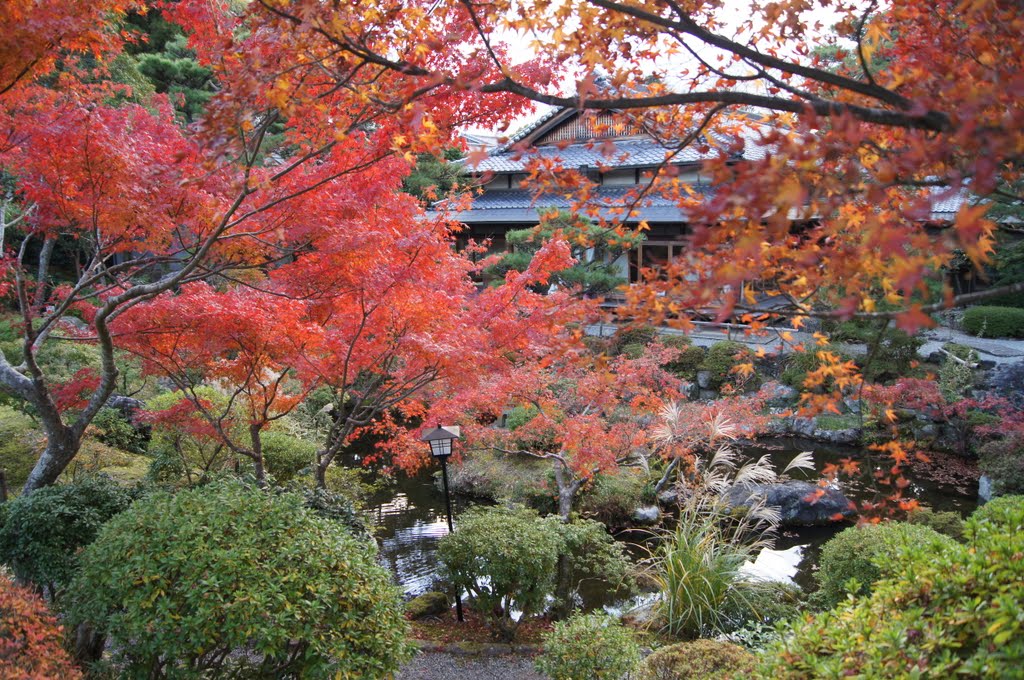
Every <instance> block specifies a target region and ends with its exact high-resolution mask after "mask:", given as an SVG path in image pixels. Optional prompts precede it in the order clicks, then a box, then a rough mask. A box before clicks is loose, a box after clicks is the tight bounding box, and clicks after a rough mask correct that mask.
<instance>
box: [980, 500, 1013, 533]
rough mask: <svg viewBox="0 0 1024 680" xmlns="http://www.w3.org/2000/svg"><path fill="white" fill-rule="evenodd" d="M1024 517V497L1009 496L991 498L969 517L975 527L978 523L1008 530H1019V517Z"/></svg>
mask: <svg viewBox="0 0 1024 680" xmlns="http://www.w3.org/2000/svg"><path fill="white" fill-rule="evenodd" d="M1022 515H1024V496H1021V495H1010V496H1000V497H999V498H993V499H992V500H990V501H989V502H988V503H985V505H983V506H981V507H980V508H978V509H977V510H975V511H974V514H973V515H971V520H973V522H974V525H975V526H980V523H982V522H985V523H991V524H994V525H998V526H1001V527H1004V528H1005V529H1008V530H1017V531H1019V530H1020V529H1021V522H1022V520H1021V517H1022Z"/></svg>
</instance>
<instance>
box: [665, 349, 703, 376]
mask: <svg viewBox="0 0 1024 680" xmlns="http://www.w3.org/2000/svg"><path fill="white" fill-rule="evenodd" d="M704 359H705V352H704V348H703V347H698V346H696V345H689V346H687V347H683V348H681V351H680V353H679V356H678V357H676V358H675V359H673V360H672V361H670V362H668V363H667V364H665V370H666V371H668V372H669V373H671V374H672V375H674V376H676V377H677V378H682V379H684V380H689V381H690V382H694V381H695V380H697V371H698V370H700V366H701V364H703V363H704Z"/></svg>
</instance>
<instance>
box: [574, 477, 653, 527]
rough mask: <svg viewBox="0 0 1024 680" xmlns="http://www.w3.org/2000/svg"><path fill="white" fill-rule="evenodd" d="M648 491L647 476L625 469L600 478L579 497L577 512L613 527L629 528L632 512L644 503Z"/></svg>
mask: <svg viewBox="0 0 1024 680" xmlns="http://www.w3.org/2000/svg"><path fill="white" fill-rule="evenodd" d="M646 489H647V475H646V474H644V473H643V471H642V470H639V469H632V468H623V469H622V470H619V471H618V472H617V474H613V475H598V476H597V477H596V478H595V479H594V480H593V481H592V482H591V485H590V487H589V488H588V489H587V492H586V493H584V494H581V495H580V500H579V505H578V511H579V512H580V514H582V515H584V516H586V517H594V518H596V519H598V520H600V521H601V522H602V523H603V524H606V525H608V526H611V527H622V526H626V525H627V524H628V523H629V522H630V516H631V515H632V514H633V511H634V510H636V509H637V507H639V506H641V505H643V504H644V491H645V490H646Z"/></svg>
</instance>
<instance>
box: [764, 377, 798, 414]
mask: <svg viewBox="0 0 1024 680" xmlns="http://www.w3.org/2000/svg"><path fill="white" fill-rule="evenodd" d="M764 389H765V391H767V392H768V401H767V404H768V406H772V407H776V408H784V407H786V406H792V405H793V404H795V403H796V401H797V400H798V399H799V398H800V392H798V391H797V390H795V389H793V388H792V387H790V386H789V385H783V384H782V383H769V384H768V385H765V387H764Z"/></svg>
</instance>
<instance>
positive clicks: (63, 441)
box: [22, 427, 82, 496]
mask: <svg viewBox="0 0 1024 680" xmlns="http://www.w3.org/2000/svg"><path fill="white" fill-rule="evenodd" d="M50 429H51V428H45V427H44V430H50ZM46 437H47V439H46V448H45V449H43V453H42V455H41V456H39V460H37V461H36V464H35V467H33V468H32V472H30V473H29V475H28V479H26V480H25V486H24V487H22V494H24V495H26V496H27V495H28V494H30V493H32V492H33V491H35V490H37V489H41V488H43V487H44V486H49V485H51V484H53V483H55V482H56V481H57V478H58V477H60V474H61V473H62V472H64V468H66V467H67V466H68V465H69V464H70V463H71V461H72V459H74V457H75V454H77V453H78V449H79V447H80V446H81V443H82V442H81V440H80V439H79V438H78V437H76V436H75V435H74V433H73V432H72V431H71V429H70V428H66V427H62V428H60V431H58V432H50V431H47V432H46Z"/></svg>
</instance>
